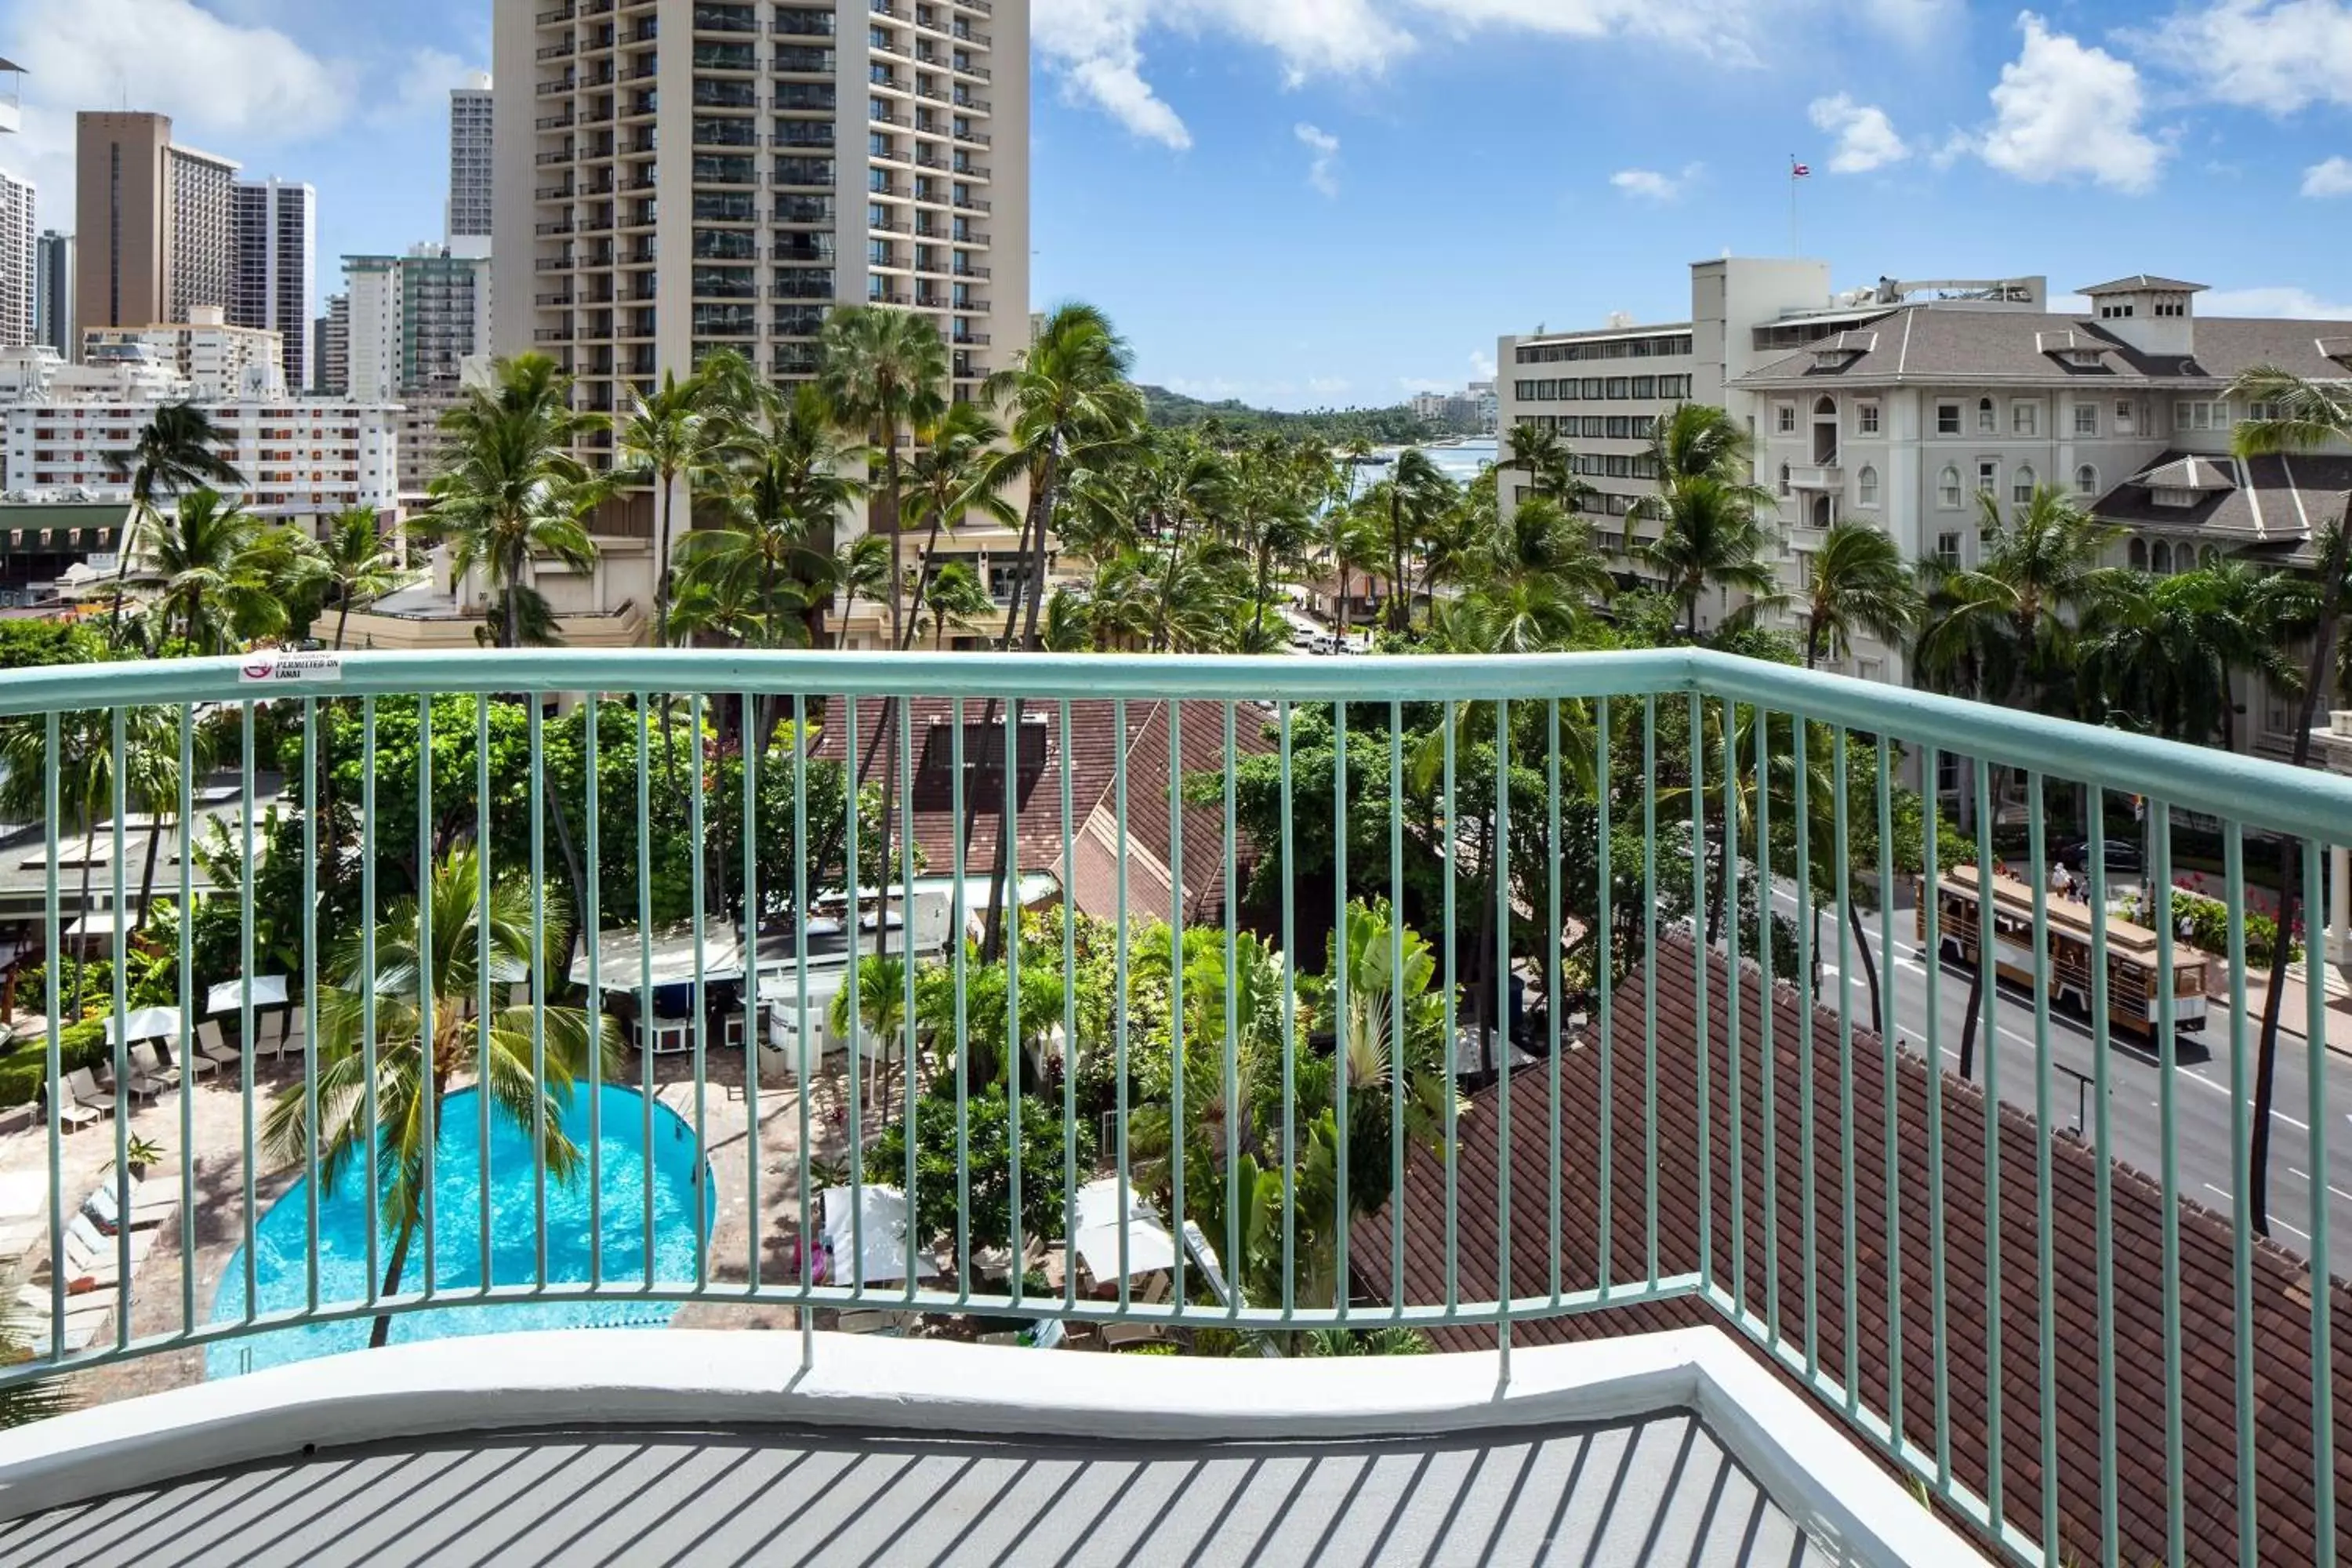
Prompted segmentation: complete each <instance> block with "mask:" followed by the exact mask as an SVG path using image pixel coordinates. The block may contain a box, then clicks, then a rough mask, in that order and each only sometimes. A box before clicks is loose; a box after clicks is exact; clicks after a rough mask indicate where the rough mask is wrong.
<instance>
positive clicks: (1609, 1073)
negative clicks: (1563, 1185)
mask: <svg viewBox="0 0 2352 1568" xmlns="http://www.w3.org/2000/svg"><path fill="white" fill-rule="evenodd" d="M1598 706H1599V711H1598V712H1597V713H1596V714H1595V716H1594V738H1593V747H1592V760H1593V777H1594V779H1595V781H1596V783H1595V793H1596V794H1597V795H1599V796H1600V816H1599V821H1600V835H1599V837H1600V839H1601V868H1600V871H1599V872H1598V873H1597V875H1596V878H1595V879H1596V880H1597V881H1598V882H1599V883H1600V886H1599V887H1598V888H1596V889H1594V902H1595V904H1596V905H1597V906H1598V909H1599V915H1600V919H1599V924H1600V928H1601V931H1600V944H1599V950H1598V956H1597V957H1596V958H1595V959H1594V960H1593V964H1592V969H1593V973H1594V975H1595V977H1596V979H1597V981H1598V984H1600V987H1601V1006H1600V1013H1601V1016H1600V1025H1601V1105H1600V1112H1601V1114H1600V1122H1601V1142H1600V1151H1601V1200H1600V1205H1599V1207H1598V1208H1597V1209H1596V1210H1595V1214H1594V1221H1593V1223H1594V1227H1595V1228H1596V1230H1597V1231H1598V1232H1599V1236H1600V1246H1599V1247H1598V1248H1597V1249H1596V1254H1595V1257H1594V1264H1595V1267H1596V1268H1598V1270H1599V1272H1600V1276H1601V1300H1608V1298H1609V1289H1610V1287H1611V1285H1612V1284H1613V1283H1614V1281H1615V1277H1616V1267H1615V1261H1614V1259H1613V1258H1612V1256H1611V1255H1612V1252H1613V1251H1614V1250H1615V1248H1614V1247H1613V1246H1612V1243H1613V1241H1614V1239H1615V1238H1614V1237H1613V1236H1612V1228H1613V1226H1614V1223H1615V1222H1614V1215H1613V1214H1612V1209H1613V1207H1614V1205H1613V1202H1612V1198H1613V1194H1614V1189H1615V1186H1616V1180H1617V1152H1616V1143H1617V1140H1616V1132H1617V1129H1616V1116H1617V1081H1616V1072H1617V1037H1616V1034H1615V1031H1614V1030H1612V1028H1611V1026H1610V1024H1611V1018H1610V1010H1609V1001H1610V993H1611V991H1612V988H1613V985H1614V980H1615V977H1614V976H1613V975H1612V973H1611V972H1610V971H1611V965H1612V963H1614V962H1615V960H1616V952H1615V950H1614V935H1615V926H1616V915H1615V911H1614V910H1612V908H1611V907H1610V906H1611V903H1612V894H1613V893H1614V892H1615V891H1616V889H1615V886H1614V882H1615V875H1616V868H1615V864H1614V861H1615V857H1614V855H1613V854H1612V851H1611V847H1610V826H1609V804H1610V802H1609V797H1610V795H1612V793H1613V792H1614V791H1615V789H1616V785H1617V766H1616V756H1615V752H1614V751H1613V750H1612V746H1611V744H1610V738H1609V699H1607V698H1606V697H1603V698H1602V699H1601V701H1600V703H1599V705H1598ZM1648 901H1649V900H1648V897H1647V895H1646V892H1645V894H1644V897H1643V902H1644V903H1647V902H1648Z"/></svg>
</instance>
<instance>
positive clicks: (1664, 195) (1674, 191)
mask: <svg viewBox="0 0 2352 1568" xmlns="http://www.w3.org/2000/svg"><path fill="white" fill-rule="evenodd" d="M1704 173H1706V165H1705V164H1703V163H1685V164H1684V165H1683V172H1682V173H1681V174H1660V173H1658V171H1657V170H1655V169H1620V170H1618V171H1617V172H1616V173H1615V174H1612V175H1610V176H1609V183H1610V184H1612V185H1614V186H1616V187H1617V188H1618V189H1619V190H1621V191H1622V192H1624V193H1625V194H1626V195H1629V196H1639V197H1641V198H1642V199H1643V201H1651V202H1671V201H1677V200H1680V199H1681V197H1682V194H1683V193H1684V192H1685V191H1686V190H1688V189H1689V188H1690V185H1691V182H1692V181H1694V180H1696V179H1697V178H1698V177H1699V175H1700V174H1704Z"/></svg>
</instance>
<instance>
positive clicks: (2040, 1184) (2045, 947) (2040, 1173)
mask: <svg viewBox="0 0 2352 1568" xmlns="http://www.w3.org/2000/svg"><path fill="white" fill-rule="evenodd" d="M2025 792H2026V793H2025V802H2026V817H2025V821H2026V868H2027V869H2028V871H2029V872H2031V873H2032V878H2033V1243H2034V1245H2033V1275H2034V1279H2033V1288H2034V1320H2035V1321H2034V1327H2035V1329H2036V1331H2037V1333H2038V1339H2037V1342H2036V1344H2035V1347H2034V1352H2035V1362H2036V1365H2037V1367H2038V1369H2039V1372H2040V1377H2039V1379H2038V1383H2039V1386H2038V1387H2037V1388H2036V1390H2035V1393H2036V1394H2038V1395H2039V1405H2038V1407H2037V1409H2036V1411H2035V1416H2034V1419H2035V1422H2036V1424H2037V1425H2038V1426H2040V1428H2041V1430H2040V1432H2039V1434H2038V1436H2040V1438H2041V1443H2042V1473H2041V1475H2040V1476H2039V1477H2037V1478H2036V1484H2037V1486H2038V1488H2039V1489H2040V1491H2041V1494H2042V1555H2043V1556H2044V1557H2046V1558H2048V1559H2050V1560H2051V1561H2052V1562H2055V1561H2057V1558H2058V1551H2059V1542H2058V1489H2059V1469H2058V1376H2057V1360H2058V1304H2057V1300H2056V1295H2057V1271H2058V1255H2057V1244H2056V1239H2055V1237H2053V1235H2052V1234H2051V1222H2052V1214H2051V1210H2052V1207H2053V1205H2052V1200H2051V1191H2050V1185H2051V1181H2052V1157H2053V1156H2052V1152H2051V1143H2052V1141H2053V1138H2054V1136H2055V1134H2054V1133H2053V1131H2052V1128H2051V1125H2050V987H2051V985H2052V984H2053V976H2052V973H2051V964H2050V864H2049V852H2048V849H2047V847H2046V845H2045V842H2044V839H2045V835H2046V832H2047V829H2046V827H2045V826H2044V824H2043V821H2042V774H2041V773H2037V772H2035V771H2033V770H2032V769H2028V770H2027V772H2026V774H2025ZM1988 1045H1990V1039H1988ZM1995 1217H1996V1218H1998V1216H1997V1215H1996V1216H1995Z"/></svg>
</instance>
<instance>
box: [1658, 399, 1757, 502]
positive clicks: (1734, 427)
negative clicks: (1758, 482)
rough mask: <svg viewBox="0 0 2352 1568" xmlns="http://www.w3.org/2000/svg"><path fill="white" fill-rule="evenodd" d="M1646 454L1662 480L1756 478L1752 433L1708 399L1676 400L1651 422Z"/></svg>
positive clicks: (1669, 482)
mask: <svg viewBox="0 0 2352 1568" xmlns="http://www.w3.org/2000/svg"><path fill="white" fill-rule="evenodd" d="M1650 458H1651V460H1652V461H1653V462H1654V464H1656V466H1657V470H1658V482H1659V483H1660V484H1661V485H1662V486H1667V487H1671V486H1674V485H1675V484H1679V483H1680V482H1682V481H1683V480H1685V479H1715V480H1718V481H1720V482H1721V483H1724V484H1727V485H1746V484H1749V483H1751V482H1752V481H1753V479H1754V478H1755V458H1756V437H1754V436H1752V435H1751V434H1749V433H1748V426H1746V425H1744V424H1742V423H1741V422H1740V421H1738V420H1737V419H1734V418H1733V417H1732V416H1731V415H1730V414H1729V413H1728V412H1727V410H1725V409H1722V408H1718V407H1717V406H1716V405H1713V404H1710V403H1679V404H1676V405H1675V411H1674V412H1673V413H1671V414H1669V415H1667V416H1665V417H1664V418H1663V419H1661V420H1659V421H1658V422H1657V424H1656V426H1654V427H1653V428H1652V430H1651V432H1650Z"/></svg>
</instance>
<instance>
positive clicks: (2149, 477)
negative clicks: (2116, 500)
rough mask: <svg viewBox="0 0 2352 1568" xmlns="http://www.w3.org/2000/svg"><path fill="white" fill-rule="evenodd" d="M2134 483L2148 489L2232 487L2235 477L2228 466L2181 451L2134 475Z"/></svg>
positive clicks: (2218, 488)
mask: <svg viewBox="0 0 2352 1568" xmlns="http://www.w3.org/2000/svg"><path fill="white" fill-rule="evenodd" d="M2132 482H2133V483H2134V484H2139V485H2146V486H2147V488H2148V489H2152V490H2233V489H2237V488H2238V480H2237V478H2236V476H2235V475H2233V474H2232V473H2231V471H2230V470H2229V469H2228V468H2224V467H2223V466H2222V465H2221V464H2220V463H2217V462H2215V461H2214V460H2213V459H2212V458H2202V457H2198V456H2195V455H2193V454H2188V453H2184V454H2182V455H2181V456H2179V457H2177V458H2164V459H2162V460H2160V461H2158V463H2157V464H2156V465H2155V466H2154V467H2153V468H2147V469H2146V470H2144V471H2143V472H2141V473H2140V474H2138V475H2137V476H2136V477H2135V478H2134V479H2133V481H2132Z"/></svg>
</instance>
